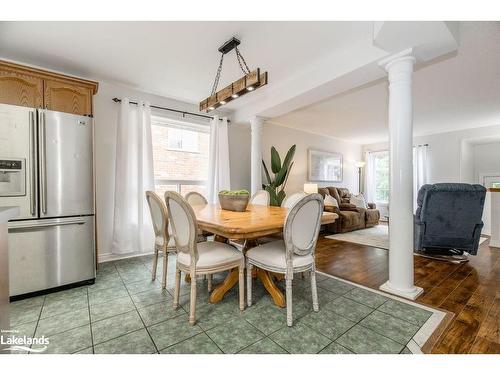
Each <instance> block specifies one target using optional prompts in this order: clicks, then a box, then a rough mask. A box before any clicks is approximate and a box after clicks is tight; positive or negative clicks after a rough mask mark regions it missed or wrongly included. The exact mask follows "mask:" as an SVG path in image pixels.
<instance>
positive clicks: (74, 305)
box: [40, 294, 88, 319]
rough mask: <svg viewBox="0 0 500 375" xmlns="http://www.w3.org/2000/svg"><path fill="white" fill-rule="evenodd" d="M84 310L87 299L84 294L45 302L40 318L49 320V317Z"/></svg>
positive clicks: (86, 305) (86, 306)
mask: <svg viewBox="0 0 500 375" xmlns="http://www.w3.org/2000/svg"><path fill="white" fill-rule="evenodd" d="M84 308H88V297H87V295H86V294H80V295H75V296H72V297H71V298H63V299H57V300H53V301H45V303H44V305H43V309H42V315H41V317H40V318H41V319H44V318H49V317H51V316H56V315H61V314H65V313H69V312H72V311H76V310H81V309H84Z"/></svg>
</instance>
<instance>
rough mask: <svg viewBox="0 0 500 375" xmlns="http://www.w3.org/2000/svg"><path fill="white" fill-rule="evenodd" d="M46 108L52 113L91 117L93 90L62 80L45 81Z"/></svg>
mask: <svg viewBox="0 0 500 375" xmlns="http://www.w3.org/2000/svg"><path fill="white" fill-rule="evenodd" d="M44 107H45V108H46V109H50V110H51V111H58V112H67V113H74V114H77V115H91V114H92V90H91V89H90V88H89V87H85V86H78V85H74V84H72V83H69V82H65V81H61V80H45V81H44Z"/></svg>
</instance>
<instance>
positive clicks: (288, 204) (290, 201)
mask: <svg viewBox="0 0 500 375" xmlns="http://www.w3.org/2000/svg"><path fill="white" fill-rule="evenodd" d="M305 196H306V193H304V192H298V193H294V194H292V195H290V196H288V197H285V199H283V202H281V207H285V208H288V209H290V208H292V207H293V206H295V205H296V204H297V203H298V202H299V201H300V200H301V199H302V198H304V197H305Z"/></svg>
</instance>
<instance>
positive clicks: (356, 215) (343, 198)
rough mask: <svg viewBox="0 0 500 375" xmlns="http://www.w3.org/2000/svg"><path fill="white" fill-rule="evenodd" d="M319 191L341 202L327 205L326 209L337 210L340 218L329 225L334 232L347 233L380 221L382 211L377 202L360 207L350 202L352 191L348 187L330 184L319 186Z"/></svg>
mask: <svg viewBox="0 0 500 375" xmlns="http://www.w3.org/2000/svg"><path fill="white" fill-rule="evenodd" d="M318 192H319V193H320V194H321V195H322V196H323V198H324V197H325V195H326V194H329V195H331V196H332V197H333V198H335V200H336V201H337V202H338V204H339V208H337V207H325V211H330V212H335V213H336V214H338V215H339V219H338V220H337V221H336V222H335V223H333V224H330V225H329V226H328V228H327V229H328V230H329V231H330V232H332V233H345V232H351V231H353V230H358V229H364V228H370V227H373V226H375V225H377V224H378V223H379V220H380V211H379V210H377V207H376V205H375V203H368V208H358V207H356V206H355V205H354V204H351V203H350V198H351V193H350V192H349V190H348V189H346V188H337V187H333V186H329V187H326V188H319V189H318Z"/></svg>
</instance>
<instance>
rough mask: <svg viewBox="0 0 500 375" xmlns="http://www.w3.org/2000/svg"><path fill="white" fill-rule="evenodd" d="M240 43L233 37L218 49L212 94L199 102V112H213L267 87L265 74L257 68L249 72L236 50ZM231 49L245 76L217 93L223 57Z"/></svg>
mask: <svg viewBox="0 0 500 375" xmlns="http://www.w3.org/2000/svg"><path fill="white" fill-rule="evenodd" d="M240 43H241V42H240V41H239V40H238V39H236V38H235V37H233V38H231V39H230V40H228V41H227V42H226V43H224V44H223V45H222V46H220V47H219V52H220V53H221V57H220V62H219V67H218V68H217V74H216V75H215V80H214V84H213V86H212V92H211V94H210V96H209V97H208V98H206V99H204V100H202V101H201V102H200V111H206V112H210V111H213V110H214V109H215V108H218V107H220V106H221V105H224V104H226V103H229V102H230V101H231V100H234V99H236V98H239V97H240V96H243V95H245V94H247V93H249V92H252V91H255V90H256V89H258V88H259V87H262V86H264V85H267V72H263V73H261V72H260V69H259V68H257V69H255V70H252V71H250V69H249V68H248V65H247V63H246V61H245V59H244V58H243V56H242V55H241V53H240V51H239V50H238V45H239V44H240ZM233 49H234V50H235V52H236V58H237V59H238V63H239V64H240V68H241V70H242V71H243V73H244V74H245V75H244V76H243V77H241V78H240V79H238V80H236V81H234V82H233V83H231V84H230V85H228V86H226V87H224V88H223V89H222V90H219V91H217V86H218V85H219V79H220V74H221V72H222V63H223V62H224V55H226V54H227V53H229V52H231V51H232V50H233Z"/></svg>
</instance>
